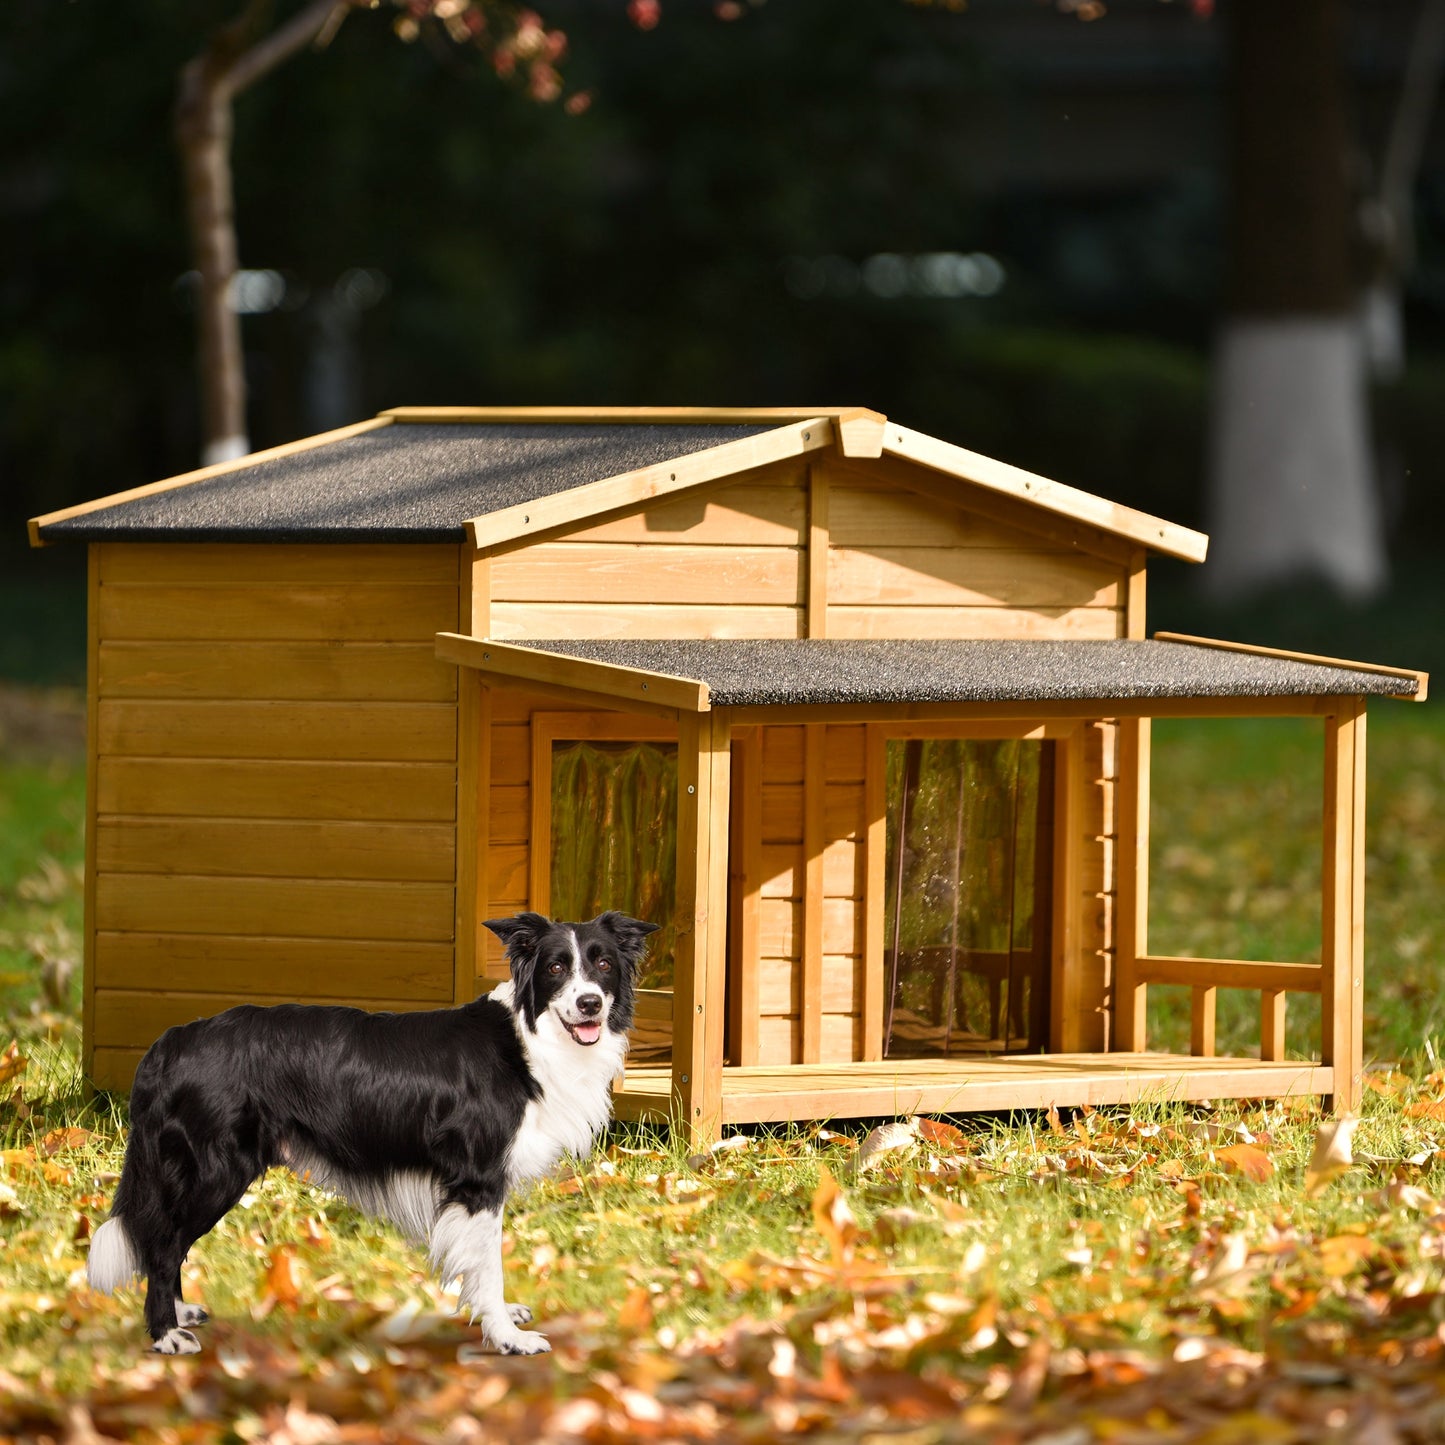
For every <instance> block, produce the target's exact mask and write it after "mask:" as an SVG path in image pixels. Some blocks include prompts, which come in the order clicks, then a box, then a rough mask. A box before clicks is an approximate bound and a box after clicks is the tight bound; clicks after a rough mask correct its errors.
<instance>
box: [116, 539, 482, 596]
mask: <svg viewBox="0 0 1445 1445" xmlns="http://www.w3.org/2000/svg"><path fill="white" fill-rule="evenodd" d="M459 552H460V548H459V547H458V545H457V544H456V543H454V542H446V543H429V542H421V543H408V542H402V543H391V542H365V543H358V542H347V543H341V544H331V543H312V542H295V543H292V542H288V543H286V544H285V545H284V546H257V545H255V544H254V543H226V542H215V543H211V542H112V543H106V544H103V551H102V554H101V573H100V576H101V582H102V583H103V584H104V585H105V586H107V587H120V586H135V587H155V586H168V587H177V586H187V587H201V588H211V587H215V586H240V585H245V584H251V585H255V586H266V587H274V586H276V585H277V584H288V583H289V584H295V583H300V584H303V585H311V586H314V585H317V584H323V583H331V584H340V585H343V586H353V587H361V586H372V587H374V586H378V585H391V586H395V585H398V584H408V583H418V582H422V583H440V584H450V585H451V586H453V587H455V586H456V584H457V578H458V576H459V575H460V573H459V567H460V560H459Z"/></svg>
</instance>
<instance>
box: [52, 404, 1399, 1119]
mask: <svg viewBox="0 0 1445 1445" xmlns="http://www.w3.org/2000/svg"><path fill="white" fill-rule="evenodd" d="M31 535H32V540H33V541H35V542H36V543H37V544H43V543H50V542H60V541H63V540H65V541H76V542H83V543H85V544H87V545H88V547H89V554H90V593H89V610H90V765H91V766H90V784H89V809H88V825H89V826H88V836H87V854H88V856H87V869H86V924H85V927H86V966H85V1063H86V1068H87V1070H88V1071H89V1073H90V1075H91V1077H92V1078H93V1079H94V1080H95V1082H96V1083H97V1084H98V1085H100V1086H102V1087H124V1086H126V1085H127V1084H128V1082H129V1079H130V1076H131V1073H132V1071H133V1069H134V1067H135V1064H136V1062H137V1060H138V1059H139V1057H140V1054H141V1052H142V1051H143V1050H144V1049H145V1048H146V1047H147V1046H148V1045H149V1044H150V1043H151V1041H152V1040H153V1039H155V1038H156V1036H157V1035H158V1034H159V1033H160V1032H161V1031H162V1030H163V1029H164V1028H166V1027H167V1026H168V1025H171V1024H174V1023H178V1022H181V1021H183V1020H187V1019H190V1018H194V1017H197V1016H199V1015H204V1014H209V1013H214V1012H216V1011H218V1010H220V1009H223V1008H226V1007H228V1006H230V1005H232V1004H235V1003H238V1002H242V1001H253V1002H276V1001H281V1000H297V999H299V1000H330V1001H337V1000H341V1001H347V1002H351V1003H355V1004H359V1005H361V1006H363V1007H366V1008H391V1009H414V1008H427V1007H435V1006H437V1005H441V1004H448V1003H460V1002H464V1001H466V1000H468V999H470V998H473V997H474V996H475V995H476V994H477V992H478V991H479V990H481V989H485V988H488V987H490V986H491V983H492V982H493V981H495V980H496V979H498V978H500V977H502V976H503V974H504V970H505V965H504V963H503V961H502V959H501V957H500V955H499V953H498V951H497V948H496V945H495V940H494V939H493V938H492V937H491V935H490V934H489V933H487V932H486V931H485V930H484V929H483V928H482V926H481V925H482V921H483V920H484V919H486V918H489V917H493V916H497V915H501V914H506V913H511V912H514V911H517V910H520V909H525V908H534V909H537V910H538V911H541V912H552V911H553V910H555V911H556V912H558V913H562V914H569V913H570V915H571V916H590V912H591V911H597V910H598V909H600V908H601V907H604V906H616V907H620V908H624V909H628V910H631V911H634V912H638V913H640V914H642V915H643V916H652V917H653V920H654V921H656V922H659V923H661V924H664V925H665V929H664V932H663V933H662V934H660V935H658V936H657V948H656V949H655V951H654V952H655V964H654V966H653V971H652V973H651V974H650V975H649V977H648V978H647V979H646V980H645V983H646V985H647V987H646V988H645V990H644V993H643V995H642V1004H641V1009H640V1013H641V1019H640V1023H639V1030H638V1036H637V1045H636V1048H635V1050H634V1054H633V1059H632V1061H630V1062H629V1066H628V1070H627V1074H626V1076H625V1079H624V1080H623V1081H622V1082H621V1083H620V1085H619V1091H618V1095H617V1110H618V1113H619V1114H620V1115H622V1116H624V1117H641V1116H648V1115H660V1116H664V1117H666V1116H671V1117H673V1118H674V1119H680V1120H682V1121H685V1122H686V1123H687V1124H688V1125H689V1126H690V1127H691V1128H692V1129H693V1130H694V1131H696V1132H699V1133H704V1134H705V1133H707V1132H710V1131H713V1130H716V1129H718V1128H720V1127H722V1126H723V1125H726V1124H729V1123H734V1122H742V1121H750V1120H753V1121H756V1120H783V1119H796V1118H819V1117H827V1116H847V1115H852V1116H860V1115H878V1114H891V1113H894V1112H912V1111H923V1112H959V1111H964V1110H970V1109H999V1108H1009V1107H1015V1106H1017V1107H1038V1106H1046V1105H1049V1104H1059V1105H1068V1104H1079V1103H1085V1102H1088V1103H1094V1104H1098V1103H1103V1102H1113V1101H1125V1100H1130V1099H1135V1098H1139V1097H1142V1096H1146V1095H1153V1096H1158V1097H1161V1098H1163V1097H1172V1098H1183V1099H1190V1098H1199V1097H1204V1096H1209V1097H1215V1098H1218V1097H1221V1096H1271V1095H1281V1094H1289V1093H1300V1092H1306V1093H1315V1094H1322V1095H1330V1096H1333V1098H1334V1100H1335V1102H1336V1104H1337V1105H1349V1104H1353V1103H1354V1102H1355V1100H1356V1099H1357V1098H1358V1095H1359V1091H1360V1068H1361V1042H1360V1038H1361V1034H1360V1030H1361V1017H1362V987H1363V886H1364V872H1363V863H1362V836H1363V826H1364V777H1365V767H1364V738H1365V702H1366V699H1367V697H1368V696H1370V695H1372V694H1384V695H1392V696H1401V697H1415V698H1422V697H1423V696H1424V693H1425V682H1426V679H1425V677H1424V675H1423V674H1419V673H1414V672H1409V671H1404V670H1397V669H1389V668H1384V667H1375V666H1373V665H1366V664H1359V663H1349V662H1340V661H1334V660H1328V659H1320V658H1305V657H1300V656H1298V655H1291V654H1284V653H1279V652H1272V651H1269V650H1266V649H1261V648H1250V647H1243V646H1238V645H1233V644H1226V643H1216V642H1207V641H1201V640H1199V639H1191V638H1179V637H1164V636H1160V637H1156V638H1154V639H1152V640H1146V634H1145V622H1144V598H1145V575H1146V566H1147V562H1148V558H1149V556H1150V554H1151V553H1162V554H1166V555H1169V556H1174V557H1180V558H1185V559H1189V560H1193V561H1199V560H1201V559H1202V558H1203V556H1204V550H1205V545H1206V539H1205V538H1204V537H1203V536H1201V535H1200V534H1198V533H1196V532H1192V531H1189V530H1187V529H1185V528H1182V527H1178V526H1174V525H1171V524H1170V523H1168V522H1163V521H1160V520H1158V519H1157V518H1154V517H1150V516H1146V515H1144V514H1142V513H1139V512H1136V511H1132V510H1130V509H1128V508H1125V507H1120V506H1115V505H1113V504H1111V503H1109V502H1106V501H1103V500H1100V499H1099V498H1096V497H1093V496H1089V495H1087V494H1085V493H1082V492H1079V491H1076V490H1074V489H1072V488H1069V487H1065V486H1061V485H1059V484H1057V483H1054V482H1050V481H1047V480H1045V479H1043V478H1041V477H1036V476H1032V475H1029V474H1028V473H1025V472H1022V471H1019V470H1017V469H1016V468H1013V467H1009V466H1005V465H1002V464H1000V463H998V462H994V461H990V460H988V459H987V458H984V457H980V456H977V455H974V454H973V453H970V452H967V451H964V450H962V449H960V448H958V447H955V446H951V445H947V444H945V443H943V442H940V441H936V440H934V439H932V438H930V437H927V436H923V435H921V434H919V433H917V432H914V431H909V430H907V429H906V428H903V427H900V426H897V425H895V424H894V423H892V422H889V421H887V420H886V419H885V418H884V417H882V416H879V415H877V414H876V413H872V412H868V411H863V410H837V409H833V410H829V409H819V410H781V409H775V410H761V411H743V410H724V411H719V410H711V411H702V410H684V409H649V410H613V411H607V410H602V411H597V410H589V411H581V410H538V409H524V410H509V411H500V410H491V409H480V410H471V409H468V410H424V409H403V410H398V411H393V412H389V413H386V414H384V415H382V416H381V417H379V418H377V419H376V420H374V421H372V422H368V423H364V424H362V425H360V426H356V427H351V428H347V429H345V430H343V431H340V432H333V433H329V434H327V435H324V436H320V437H315V438H312V439H310V440H308V441H304V442H301V443H297V444H295V445H293V446H289V447H283V448H280V449H278V450H275V451H272V452H263V453H258V454H256V455H254V456H250V457H246V458H243V459H242V460H240V461H237V462H233V463H228V464H225V465H223V466H219V467H211V468H208V469H206V470H203V471H199V472H195V473H191V474H189V475H187V476H184V477H178V478H174V479H172V480H170V481H166V482H161V483H157V484H156V485H154V486H151V487H143V488H139V489H137V490H136V491H132V492H125V493H121V494H119V495H117V496H112V497H107V498H104V499H102V500H100V501H97V502H93V503H89V504H86V505H84V506H80V507H74V508H70V509H68V510H66V511H64V512H58V513H54V514H52V515H50V516H47V517H41V518H38V519H36V520H35V521H34V522H32V524H31ZM1241 714H1245V715H1281V714H1303V715H1309V716H1315V717H1319V718H1321V719H1322V720H1323V727H1324V733H1325V756H1326V766H1325V776H1324V782H1323V789H1324V817H1325V837H1324V854H1323V856H1324V869H1323V878H1324V897H1323V912H1322V917H1323V937H1322V943H1321V953H1320V957H1319V959H1318V961H1311V962H1294V961H1291V962H1270V961H1241V960H1219V959H1196V958H1172V957H1157V956H1154V955H1153V954H1151V953H1150V952H1149V948H1148V943H1147V903H1148V886H1147V876H1148V808H1149V730H1148V729H1149V722H1148V720H1149V719H1150V718H1151V717H1158V716H1178V715H1207V716H1214V715H1231V716H1233V715H1241ZM1151 984H1153V985H1171V986H1182V987H1185V988H1188V989H1190V990H1192V999H1193V1019H1194V1027H1193V1044H1192V1052H1191V1054H1190V1055H1188V1056H1175V1055H1164V1054H1159V1053H1151V1052H1149V1051H1148V1050H1147V1039H1146V1037H1145V1007H1144V1003H1145V995H1146V990H1147V989H1148V987H1149V986H1150V985H1151ZM1220 987H1232V988H1239V987H1242V988H1250V989H1254V990H1257V991H1258V993H1259V995H1260V999H1261V1004H1260V1042H1259V1049H1258V1057H1255V1056H1253V1054H1251V1056H1250V1057H1246V1058H1220V1057H1215V1049H1214V1004H1215V997H1216V990H1217V989H1218V988H1220ZM1290 992H1306V993H1317V994H1320V995H1322V1019H1323V1023H1322V1028H1321V1040H1320V1048H1319V1053H1318V1057H1316V1058H1312V1059H1289V1058H1286V1057H1285V1049H1284V1000H1285V996H1286V995H1287V994H1288V993H1290Z"/></svg>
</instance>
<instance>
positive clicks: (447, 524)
mask: <svg viewBox="0 0 1445 1445" xmlns="http://www.w3.org/2000/svg"><path fill="white" fill-rule="evenodd" d="M771 429H772V428H771V427H769V426H751V425H749V426H742V425H706V426H704V425H685V424H683V425H675V426H674V425H664V424H658V425H651V424H641V425H629V424H625V423H624V424H621V425H614V426H608V425H600V424H592V425H589V424H574V423H541V424H518V423H486V424H476V425H473V424H469V423H463V422H448V423H435V424H427V423H416V422H407V423H398V424H396V425H393V426H388V427H381V428H379V429H377V430H376V431H369V432H363V433H361V434H360V435H358V436H352V437H346V438H344V439H342V440H341V441H336V442H330V443H328V444H327V445H325V446H319V447H315V448H312V449H310V450H307V451H300V452H293V453H291V454H290V455H288V456H284V457H276V458H273V459H272V460H270V461H264V462H257V463H255V464H254V465H251V466H241V467H237V468H236V469H235V470H234V471H229V472H223V473H221V474H220V475H218V476H214V477H209V478H206V479H205V480H204V481H199V482H190V483H188V484H186V485H185V486H180V487H172V488H170V489H169V490H167V491H161V492H152V493H151V494H150V495H149V496H144V497H136V498H134V499H132V500H130V501H125V502H117V503H115V504H114V505H113V506H110V507H104V508H101V509H99V510H97V511H93V512H87V513H84V514H83V515H81V516H77V517H70V518H66V519H64V520H61V521H58V522H52V523H50V524H49V525H48V526H47V527H45V528H43V529H42V532H41V535H42V536H43V537H44V538H45V540H46V541H61V540H68V541H78V542H106V541H111V542H155V541H160V542H375V541H380V542H459V541H461V540H463V538H464V536H465V531H464V529H463V526H462V524H463V523H464V522H465V521H466V520H467V519H468V518H469V517H481V516H486V515H487V514H489V513H492V512H499V511H502V510H503V509H504V508H507V507H512V506H517V505H519V504H522V503H525V502H532V501H536V500H537V499H538V498H539V497H547V496H552V495H554V494H555V493H557V492H565V491H570V490H572V489H573V488H574V487H581V486H585V485H586V484H587V483H589V482H597V481H601V480H602V479H603V478H605V477H614V476H618V475H620V474H621V473H623V472H631V471H636V470H638V469H639V468H642V467H648V466H655V465H657V464H658V463H660V462H665V461H669V460H671V459H672V458H674V457H681V456H690V455H692V454H693V453H694V452H700V451H706V450H707V449H708V448H710V447H715V446H721V445H722V444H723V443H725V442H731V441H738V440H740V439H742V438H744V437H750V436H756V435H757V434H758V433H760V432H765V431H769V430H771Z"/></svg>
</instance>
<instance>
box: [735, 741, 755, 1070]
mask: <svg viewBox="0 0 1445 1445" xmlns="http://www.w3.org/2000/svg"><path fill="white" fill-rule="evenodd" d="M733 739H734V742H733V761H734V763H735V764H736V765H737V772H736V775H735V776H734V778H733V802H734V805H735V806H734V808H733V810H732V822H731V825H730V828H729V834H730V838H731V841H730V843H729V848H728V886H729V895H730V896H729V900H728V908H729V914H728V917H729V925H728V1038H729V1043H728V1052H729V1057H730V1061H731V1062H732V1063H735V1064H756V1063H757V1062H758V1018H759V1010H758V961H759V956H760V954H761V952H762V938H761V925H762V912H761V903H762V893H761V887H762V877H763V861H762V847H763V816H762V815H763V781H762V729H761V728H757V727H748V728H738V729H737V730H736V732H735V733H734V734H733Z"/></svg>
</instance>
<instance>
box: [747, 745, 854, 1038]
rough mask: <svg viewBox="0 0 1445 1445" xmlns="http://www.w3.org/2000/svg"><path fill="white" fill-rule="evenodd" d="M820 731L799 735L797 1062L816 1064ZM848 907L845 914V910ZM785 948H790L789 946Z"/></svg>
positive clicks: (823, 814)
mask: <svg viewBox="0 0 1445 1445" xmlns="http://www.w3.org/2000/svg"><path fill="white" fill-rule="evenodd" d="M826 731H827V728H826V725H825V724H823V723H814V724H813V725H812V726H811V727H808V728H805V729H804V735H803V859H804V865H803V866H804V877H803V910H802V911H803V937H802V954H803V969H802V978H801V983H802V997H801V1000H800V1009H801V1014H800V1017H801V1020H802V1025H803V1028H802V1042H803V1057H802V1062H803V1063H805V1064H816V1063H818V1062H820V1060H821V1059H822V1057H823V1054H822V1049H823V1038H822V1034H823V949H824V941H823V927H824V920H823V909H824V902H825V895H824V891H823V849H824V847H825V846H826V843H827V836H828V815H827V805H828V796H827V794H828V783H827V777H826V775H825V773H824V770H823V748H824V739H825V734H826ZM849 911H850V914H851V909H850V910H849ZM764 926H765V927H766V924H765V925H764ZM765 938H766V934H765ZM779 951H783V950H782V949H780V950H779ZM787 951H788V952H791V951H792V950H791V948H789V949H787Z"/></svg>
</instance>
